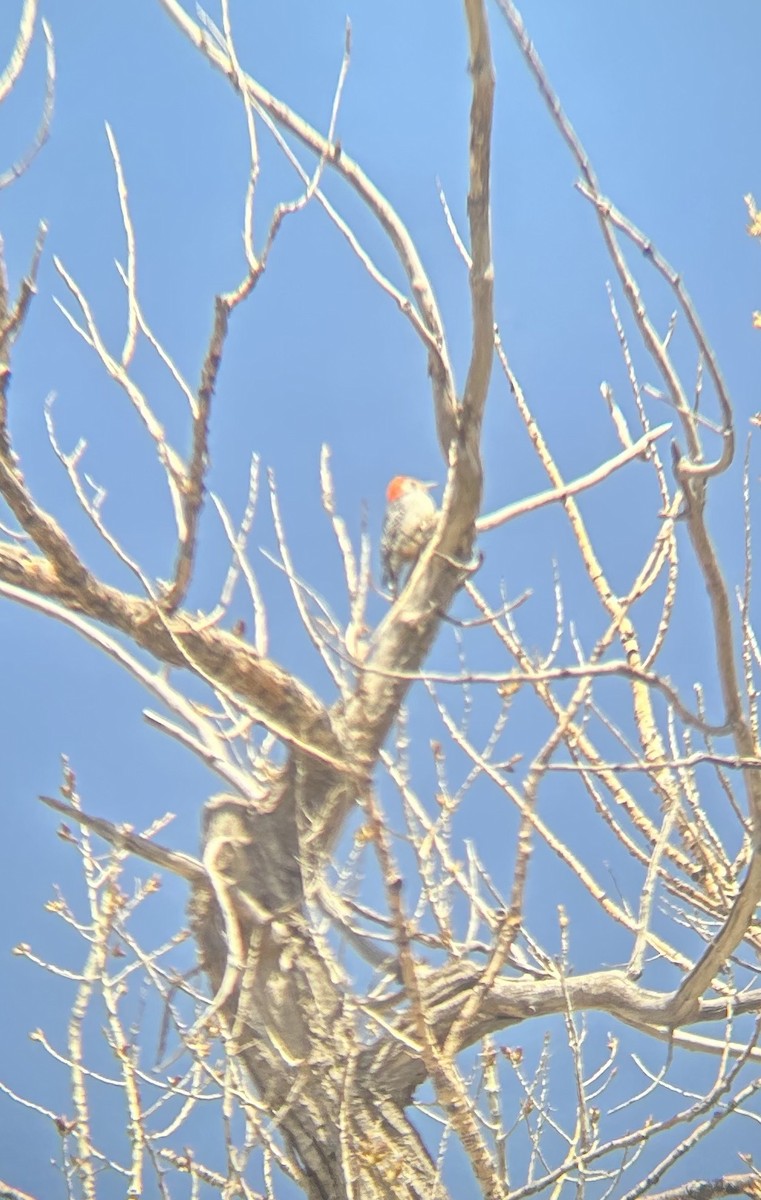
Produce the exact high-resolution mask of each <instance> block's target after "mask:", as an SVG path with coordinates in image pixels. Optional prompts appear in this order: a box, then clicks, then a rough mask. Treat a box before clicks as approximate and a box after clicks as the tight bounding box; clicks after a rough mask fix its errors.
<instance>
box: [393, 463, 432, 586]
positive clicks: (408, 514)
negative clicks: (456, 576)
mask: <svg viewBox="0 0 761 1200" xmlns="http://www.w3.org/2000/svg"><path fill="white" fill-rule="evenodd" d="M435 486H436V485H435V484H434V483H422V482H421V480H419V479H411V478H410V476H409V475H395V476H394V478H393V479H392V480H391V482H390V484H389V485H388V487H387V488H386V500H387V501H388V505H387V507H386V517H385V520H384V522H383V533H382V534H381V563H382V565H383V586H384V587H388V588H390V590H391V594H392V595H393V596H396V593H397V589H398V587H399V576H400V574H401V572H402V571H403V569H404V567H405V566H409V567H410V568H412V567H413V566H414V565H415V563H416V561H417V558H418V555H419V554H420V551H421V550H422V549H423V546H424V545H425V544H426V542H427V541H428V539H429V538H430V536H431V534H432V533H433V530H434V527H435V525H436V518H437V516H438V511H437V509H436V505H435V504H434V502H433V500H432V499H431V497H430V496H429V495H428V492H429V490H430V489H431V488H432V487H435Z"/></svg>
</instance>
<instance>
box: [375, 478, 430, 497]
mask: <svg viewBox="0 0 761 1200" xmlns="http://www.w3.org/2000/svg"><path fill="white" fill-rule="evenodd" d="M435 487H436V484H435V483H426V482H424V481H423V480H422V479H413V478H412V476H411V475H395V476H394V478H393V479H392V480H391V482H390V483H389V485H388V487H387V488H386V499H387V500H388V502H389V504H393V503H394V501H395V500H399V499H401V497H402V496H406V495H407V493H408V492H429V491H430V490H431V488H435Z"/></svg>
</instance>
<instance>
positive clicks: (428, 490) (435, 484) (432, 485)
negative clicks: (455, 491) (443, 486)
mask: <svg viewBox="0 0 761 1200" xmlns="http://www.w3.org/2000/svg"><path fill="white" fill-rule="evenodd" d="M438 486H439V485H438V482H437V481H436V480H434V481H433V483H424V484H423V487H424V488H425V490H426V491H427V492H430V490H431V488H435V487H438Z"/></svg>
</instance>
